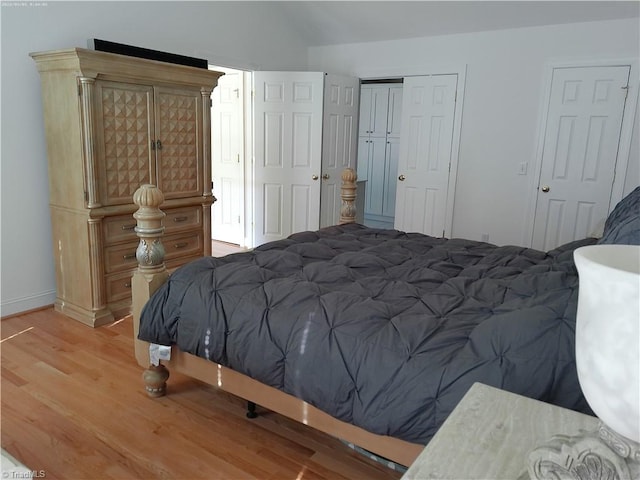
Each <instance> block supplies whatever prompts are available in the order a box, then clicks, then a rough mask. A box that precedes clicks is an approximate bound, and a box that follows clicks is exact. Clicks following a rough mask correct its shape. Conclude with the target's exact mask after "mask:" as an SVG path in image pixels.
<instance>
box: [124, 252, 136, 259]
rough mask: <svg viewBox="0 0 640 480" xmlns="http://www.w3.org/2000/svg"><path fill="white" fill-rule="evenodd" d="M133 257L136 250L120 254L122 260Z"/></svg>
mask: <svg viewBox="0 0 640 480" xmlns="http://www.w3.org/2000/svg"><path fill="white" fill-rule="evenodd" d="M134 258H136V252H133V253H125V254H124V255H123V256H122V259H123V260H132V259H134Z"/></svg>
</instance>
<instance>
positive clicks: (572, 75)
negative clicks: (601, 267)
mask: <svg viewBox="0 0 640 480" xmlns="http://www.w3.org/2000/svg"><path fill="white" fill-rule="evenodd" d="M629 72H630V67H629V66H612V67H573V68H555V69H554V70H553V77H552V81H551V93H550V98H549V105H548V114H547V120H546V128H545V133H544V146H543V152H542V167H541V172H540V182H539V185H538V195H537V202H536V213H535V220H534V227H533V241H532V246H533V247H534V248H536V249H539V250H545V251H546V250H550V249H553V248H555V247H558V246H560V245H562V244H564V243H567V242H570V241H573V240H577V239H580V238H585V237H587V236H590V235H592V234H593V233H594V232H595V231H596V230H597V228H598V225H599V224H602V223H603V222H604V220H605V219H606V217H607V213H608V210H609V200H610V197H611V190H612V187H613V180H614V173H615V167H616V161H617V153H618V143H619V141H620V129H621V126H622V115H623V113H624V106H625V100H626V93H627V85H628V81H629Z"/></svg>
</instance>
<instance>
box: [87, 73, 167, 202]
mask: <svg viewBox="0 0 640 480" xmlns="http://www.w3.org/2000/svg"><path fill="white" fill-rule="evenodd" d="M94 101H95V104H94V108H95V122H96V125H95V137H96V142H95V152H94V153H95V155H96V166H97V169H98V175H97V178H98V182H99V198H100V203H101V204H102V205H105V206H107V205H122V204H128V203H131V198H132V197H133V193H134V192H135V191H136V189H137V188H138V187H139V186H140V185H142V184H144V183H153V182H154V181H155V169H154V168H153V166H154V162H155V151H154V150H152V148H151V142H152V141H153V140H154V122H153V117H154V105H153V88H152V87H150V86H147V85H137V84H133V83H122V82H108V81H96V84H95V97H94ZM152 171H153V173H154V174H153V175H152Z"/></svg>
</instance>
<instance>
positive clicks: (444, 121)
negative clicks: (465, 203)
mask: <svg viewBox="0 0 640 480" xmlns="http://www.w3.org/2000/svg"><path fill="white" fill-rule="evenodd" d="M457 81H458V76H457V75H433V76H426V77H407V78H405V80H404V93H403V102H402V118H403V122H402V132H403V133H402V139H401V143H400V157H399V164H398V181H397V184H396V185H397V189H398V193H397V198H396V215H395V228H396V229H398V230H403V231H410V232H420V233H424V234H427V235H432V236H436V237H441V236H444V234H445V223H446V215H447V208H448V207H449V204H448V202H451V201H452V198H453V192H449V172H450V164H451V153H452V141H453V124H454V117H455V102H456V89H457Z"/></svg>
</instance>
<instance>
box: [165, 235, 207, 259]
mask: <svg viewBox="0 0 640 480" xmlns="http://www.w3.org/2000/svg"><path fill="white" fill-rule="evenodd" d="M162 244H163V245H164V251H165V257H164V258H165V260H171V259H173V258H177V257H186V256H192V255H199V256H202V254H203V252H204V246H203V245H204V244H203V242H202V230H192V231H190V232H184V233H177V234H174V235H167V236H166V237H164V238H163V239H162Z"/></svg>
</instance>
